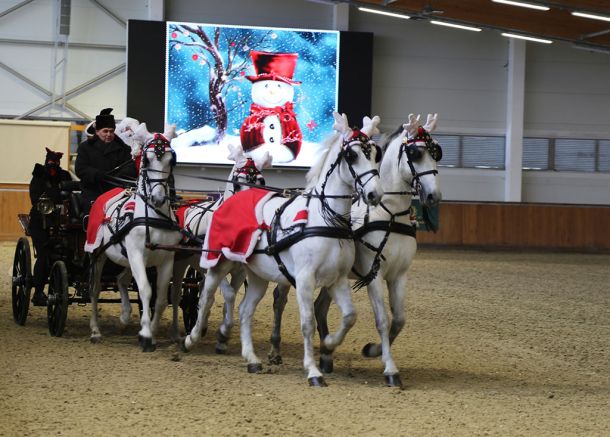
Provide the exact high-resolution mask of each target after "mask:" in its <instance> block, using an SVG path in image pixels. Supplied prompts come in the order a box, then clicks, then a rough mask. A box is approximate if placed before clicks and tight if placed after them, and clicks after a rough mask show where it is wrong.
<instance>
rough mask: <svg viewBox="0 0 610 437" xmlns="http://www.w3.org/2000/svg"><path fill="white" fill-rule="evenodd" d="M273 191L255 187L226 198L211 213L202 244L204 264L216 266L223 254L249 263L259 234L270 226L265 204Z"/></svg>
mask: <svg viewBox="0 0 610 437" xmlns="http://www.w3.org/2000/svg"><path fill="white" fill-rule="evenodd" d="M274 194H275V193H273V192H271V191H267V190H262V189H259V188H252V189H250V190H246V191H241V192H239V193H236V194H234V195H233V196H231V197H229V198H228V199H227V200H225V201H224V203H223V204H222V205H221V206H220V207H219V208H218V209H217V210H216V211H215V212H214V214H213V215H212V220H211V223H210V226H209V228H208V232H207V234H206V236H205V241H204V243H203V250H204V255H203V256H202V257H201V267H203V268H206V269H209V268H210V267H214V266H215V265H216V264H217V263H218V261H219V260H220V257H221V255H224V256H225V257H226V258H227V259H230V260H233V261H240V262H246V260H247V259H248V257H249V256H250V255H251V254H252V251H253V250H254V247H255V246H256V243H257V242H258V239H259V237H260V235H261V234H262V232H263V231H264V230H265V229H267V225H266V224H265V223H264V220H263V206H264V204H265V203H266V202H267V200H269V199H270V198H271V197H272V196H274ZM206 251H207V252H206Z"/></svg>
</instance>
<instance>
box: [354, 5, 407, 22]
mask: <svg viewBox="0 0 610 437" xmlns="http://www.w3.org/2000/svg"><path fill="white" fill-rule="evenodd" d="M358 9H359V10H361V11H364V12H370V13H372V14H380V15H387V16H388V17H394V18H404V19H405V20H408V19H409V18H411V17H410V16H409V15H402V14H395V13H393V12H386V11H380V10H379V9H369V8H358Z"/></svg>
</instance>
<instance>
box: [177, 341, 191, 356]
mask: <svg viewBox="0 0 610 437" xmlns="http://www.w3.org/2000/svg"><path fill="white" fill-rule="evenodd" d="M178 344H179V345H180V351H181V352H184V353H185V354H186V353H188V352H190V350H189V349H188V348H187V347H186V337H185V338H183V339H181V340H179V341H178Z"/></svg>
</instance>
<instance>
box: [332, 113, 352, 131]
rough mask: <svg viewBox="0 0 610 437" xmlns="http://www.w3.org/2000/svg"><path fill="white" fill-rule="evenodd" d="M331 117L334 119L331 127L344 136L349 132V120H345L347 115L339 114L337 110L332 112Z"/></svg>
mask: <svg viewBox="0 0 610 437" xmlns="http://www.w3.org/2000/svg"><path fill="white" fill-rule="evenodd" d="M333 117H334V119H335V123H334V124H333V129H334V130H336V131H337V132H339V133H340V134H342V135H343V136H345V135H346V134H348V133H349V134H351V132H352V130H351V129H350V127H349V122H348V121H347V115H345V114H339V113H338V112H333Z"/></svg>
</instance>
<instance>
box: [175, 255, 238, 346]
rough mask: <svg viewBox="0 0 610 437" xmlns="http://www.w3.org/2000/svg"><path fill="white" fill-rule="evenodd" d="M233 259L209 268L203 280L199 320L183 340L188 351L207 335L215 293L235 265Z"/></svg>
mask: <svg viewBox="0 0 610 437" xmlns="http://www.w3.org/2000/svg"><path fill="white" fill-rule="evenodd" d="M233 264H234V263H233V262H231V261H227V260H224V261H220V262H219V263H218V264H217V265H216V267H213V268H211V269H209V270H208V272H207V274H206V277H205V281H203V288H202V290H201V293H200V295H199V307H198V309H197V322H195V326H193V328H192V329H191V332H190V333H189V334H188V335H187V336H186V337H185V338H184V341H183V342H182V344H181V346H182V350H183V351H184V352H188V351H189V350H191V349H192V348H193V346H194V345H195V343H197V342H198V341H199V339H200V338H201V337H202V335H205V331H206V330H207V327H208V317H209V315H210V308H211V307H212V304H213V303H214V294H215V293H216V288H218V284H220V281H221V280H222V279H223V278H224V277H225V276H227V274H228V273H229V271H230V270H231V268H232V267H233Z"/></svg>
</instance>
